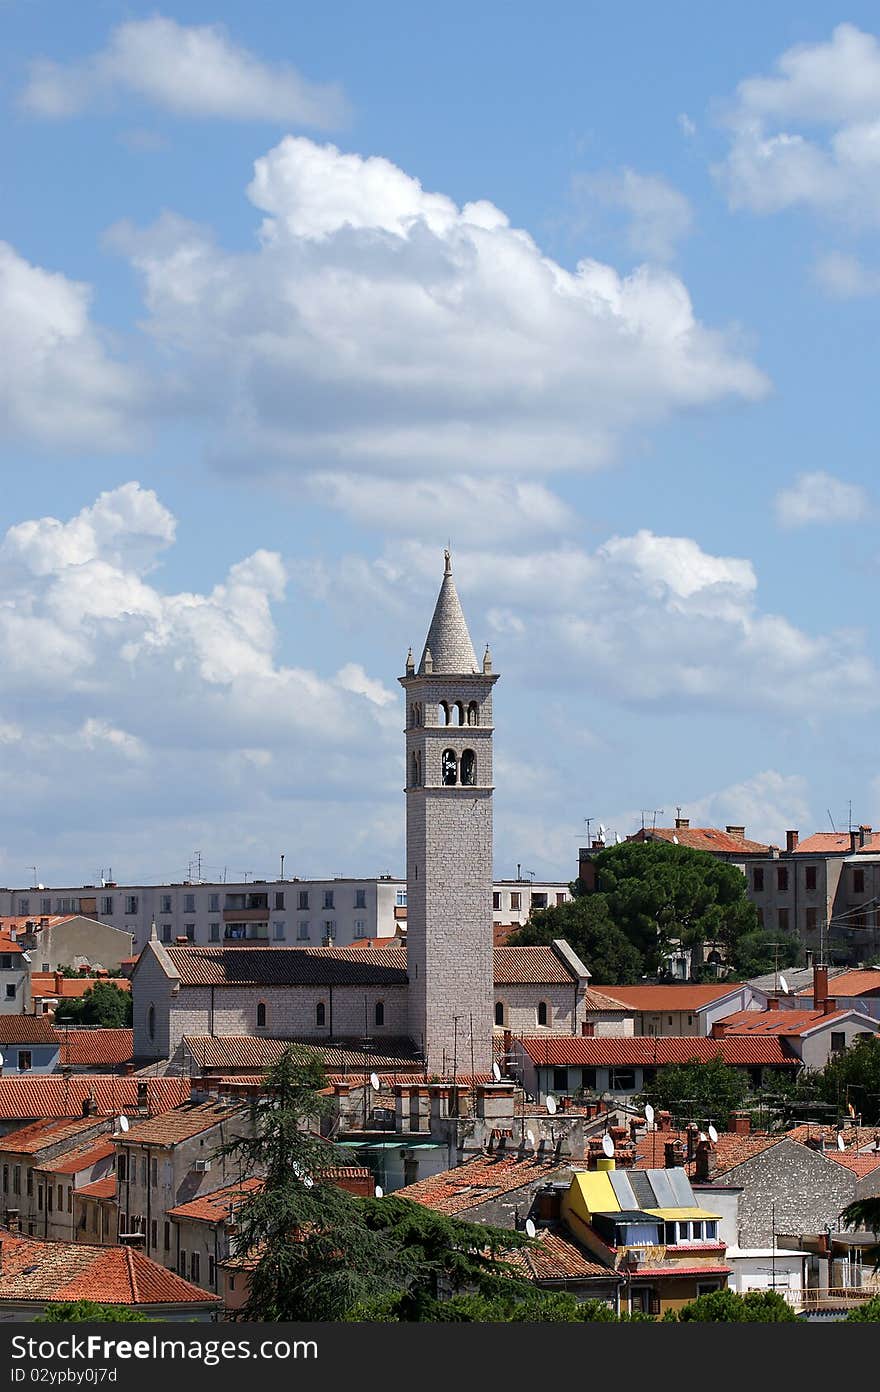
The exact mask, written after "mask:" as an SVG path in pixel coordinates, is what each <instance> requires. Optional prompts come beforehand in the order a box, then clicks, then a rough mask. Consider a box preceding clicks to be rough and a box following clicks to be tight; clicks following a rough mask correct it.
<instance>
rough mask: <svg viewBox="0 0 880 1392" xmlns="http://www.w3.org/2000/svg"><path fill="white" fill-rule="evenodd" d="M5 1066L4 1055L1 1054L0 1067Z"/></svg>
mask: <svg viewBox="0 0 880 1392" xmlns="http://www.w3.org/2000/svg"><path fill="white" fill-rule="evenodd" d="M2 1067H3V1055H2V1054H0V1068H2Z"/></svg>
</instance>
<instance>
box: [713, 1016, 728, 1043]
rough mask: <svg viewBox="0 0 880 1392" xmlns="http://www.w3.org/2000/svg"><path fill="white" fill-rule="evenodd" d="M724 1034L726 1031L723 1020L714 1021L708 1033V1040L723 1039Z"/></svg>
mask: <svg viewBox="0 0 880 1392" xmlns="http://www.w3.org/2000/svg"><path fill="white" fill-rule="evenodd" d="M726 1033H727V1029H726V1026H725V1024H724V1021H723V1020H716V1021H715V1023H714V1025H713V1026H712V1028H711V1029H710V1031H709V1038H710V1039H723V1038H724V1036H725V1034H726Z"/></svg>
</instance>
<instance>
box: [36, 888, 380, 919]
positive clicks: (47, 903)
mask: <svg viewBox="0 0 880 1392" xmlns="http://www.w3.org/2000/svg"><path fill="white" fill-rule="evenodd" d="M336 893H337V891H336V890H333V889H325V890H324V891H323V907H324V908H325V909H333V908H336V907H337V905H336V903H335V898H336ZM309 894H310V891H309V890H307V889H301V890H299V891H298V894H297V900H298V902H297V908H299V909H308V908H309V907H310V903H309ZM124 897H125V912H126V914H136V913H138V911H139V909H140V896H139V895H137V894H126V895H125V896H124ZM271 897H272V899H273V900H274V903H273V907H274V909H275V910H276V911H277V910H278V909H283V908H285V891H284V890H276V891H275V892H274V894H273V895H272V896H271ZM269 898H270V896H269V895H268V894H249V895H244V894H227V895H226V902H225V907H226V908H227V909H235V908H268V907H269ZM239 900H246V901H247V902H245V903H239V902H238V901H239ZM80 903H81V901H80V899H78V898H71V897H69V896H68V897H66V898H59V899H56V900H55V908H54V910H53V908H52V900H51V899H41V900H40V909H39V912H40V914H42V915H44V916H45V915H49V914H52V913H53V912H54V913H56V914H69V913H79V912H80ZM339 907H340V908H341V907H342V905H339ZM354 907H355V908H356V909H365V908H366V907H367V891H366V890H365V889H356V890H355V891H354ZM99 911H100V913H101V914H102V915H104V916H111V915H112V914H113V912H114V898H113V895H112V894H107V895H104V896H102V897H101V899H100V910H99ZM174 911H175V910H174V898H173V896H172V895H171V894H162V895H160V896H159V912H160V913H162V914H170V913H174ZM196 911H197V908H196V896H195V894H184V895H183V905H182V909H181V912H182V913H196ZM30 912H31V901H30V899H29V898H19V900H18V908H17V913H18V914H20V915H21V916H26V915H27V914H29V913H30ZM207 912H208V913H219V912H220V895H219V894H209V895H208V906H207Z"/></svg>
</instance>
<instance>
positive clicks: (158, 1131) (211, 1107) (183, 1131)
mask: <svg viewBox="0 0 880 1392" xmlns="http://www.w3.org/2000/svg"><path fill="white" fill-rule="evenodd" d="M246 1115H247V1108H246V1107H243V1106H242V1105H241V1103H234V1104H233V1105H231V1106H230V1105H227V1104H226V1103H224V1102H185V1103H184V1104H183V1106H182V1107H175V1108H174V1109H173V1110H172V1111H168V1112H163V1113H162V1114H161V1116H155V1117H150V1118H148V1120H146V1121H134V1122H132V1123H131V1126H130V1129H129V1130H128V1131H127V1132H126V1133H125V1134H124V1135H123V1136H122V1137H121V1138H120V1139H122V1140H124V1141H125V1144H126V1145H155V1146H166V1147H170V1146H174V1145H177V1144H178V1143H179V1142H180V1141H187V1140H189V1139H190V1138H191V1137H192V1136H199V1135H201V1134H202V1132H203V1131H210V1130H211V1128H212V1127H213V1126H218V1125H219V1124H220V1122H221V1121H228V1120H229V1119H230V1117H233V1116H242V1117H244V1116H246Z"/></svg>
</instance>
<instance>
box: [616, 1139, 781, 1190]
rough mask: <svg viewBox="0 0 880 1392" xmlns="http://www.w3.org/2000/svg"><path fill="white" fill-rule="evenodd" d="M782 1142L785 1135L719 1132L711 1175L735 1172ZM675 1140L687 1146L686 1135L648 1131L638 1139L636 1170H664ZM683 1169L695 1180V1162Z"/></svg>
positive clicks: (711, 1156)
mask: <svg viewBox="0 0 880 1392" xmlns="http://www.w3.org/2000/svg"><path fill="white" fill-rule="evenodd" d="M782 1139H783V1137H782V1136H770V1135H766V1134H753V1135H750V1136H740V1135H738V1134H737V1132H735V1131H722V1132H720V1133H719V1136H718V1140H717V1142H716V1144H715V1145H714V1146H713V1147H712V1148H711V1150H710V1152H709V1173H710V1175H712V1176H715V1175H721V1174H724V1172H725V1171H726V1170H732V1169H733V1168H734V1166H735V1165H741V1164H742V1163H743V1161H745V1160H751V1158H752V1156H753V1155H760V1154H761V1153H762V1152H763V1151H765V1150H769V1149H770V1147H771V1146H774V1145H776V1144H777V1143H778V1142H779V1141H781V1140H782ZM674 1141H680V1142H681V1143H682V1144H683V1145H686V1144H687V1132H686V1131H648V1132H647V1133H646V1134H645V1135H643V1136H639V1137H638V1139H637V1140H636V1158H635V1161H634V1163H633V1169H635V1170H662V1169H663V1168H664V1147H665V1146H666V1145H667V1144H668V1143H670V1142H674ZM683 1168H684V1169H685V1170H686V1172H687V1174H688V1175H689V1176H690V1177H691V1178H692V1179H693V1177H694V1170H695V1165H694V1161H693V1160H691V1161H689V1162H688V1161H686V1162H685V1164H684V1166H683Z"/></svg>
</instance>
